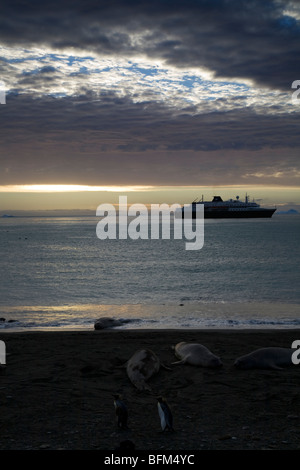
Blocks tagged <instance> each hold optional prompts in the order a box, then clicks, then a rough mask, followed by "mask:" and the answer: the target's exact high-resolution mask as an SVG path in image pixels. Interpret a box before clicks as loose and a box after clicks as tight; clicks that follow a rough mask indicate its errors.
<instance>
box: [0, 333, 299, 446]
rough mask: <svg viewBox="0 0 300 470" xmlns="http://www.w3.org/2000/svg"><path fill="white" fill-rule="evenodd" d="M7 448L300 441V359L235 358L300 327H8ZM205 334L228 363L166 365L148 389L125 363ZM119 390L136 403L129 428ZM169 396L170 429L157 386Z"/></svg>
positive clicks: (288, 340)
mask: <svg viewBox="0 0 300 470" xmlns="http://www.w3.org/2000/svg"><path fill="white" fill-rule="evenodd" d="M0 339H1V340H2V341H4V342H5V344H6V352H7V356H6V367H4V368H1V369H0V403H1V414H0V449H1V450H42V449H45V450H56V449H66V450H97V449H99V450H100V449H102V450H112V451H113V450H114V449H116V448H117V447H118V446H119V444H120V442H121V441H124V440H126V439H130V440H131V441H133V442H134V444H135V446H136V449H137V450H152V451H160V452H167V451H172V450H176V451H179V450H187V451H188V450H206V449H210V450H215V449H216V450H217V449H231V450H232V449H233V450H248V449H268V450H271V449H274V450H275V449H281V450H291V449H293V450H294V449H300V428H299V419H300V393H299V390H300V365H299V366H291V367H288V368H285V369H284V370H249V371H242V370H237V369H236V368H235V367H234V366H233V363H234V360H235V359H236V358H237V357H239V356H241V355H244V354H247V353H248V352H250V351H252V350H254V349H256V348H260V347H267V346H281V347H290V346H291V344H292V342H293V341H294V340H296V339H300V330H264V331H262V330H252V331H250V330H249V331H248V330H247V331H245V330H156V331H155V330H103V331H94V330H91V331H69V332H68V331H60V332H55V331H45V332H37V331H35V332H5V331H4V332H1V333H0ZM180 341H193V342H199V343H202V344H204V345H205V346H207V347H208V348H209V349H210V350H211V351H212V352H213V353H215V354H216V355H218V356H220V357H221V358H222V361H223V364H224V365H223V367H222V368H221V369H216V370H212V369H205V368H199V367H193V366H189V365H178V366H171V369H172V370H170V371H168V370H165V369H161V370H160V371H159V373H158V374H157V375H156V376H154V377H153V378H151V379H150V380H149V385H150V386H151V387H152V393H150V392H139V391H137V390H136V389H135V388H134V386H133V385H132V384H131V382H130V381H129V379H128V377H127V375H126V371H125V369H124V368H120V367H119V366H121V365H122V364H123V363H125V362H126V360H128V359H129V358H130V357H131V356H132V354H133V353H134V352H135V351H136V350H138V349H142V348H149V349H152V350H153V351H154V352H155V353H156V354H157V355H158V356H159V358H160V360H161V362H163V363H164V364H166V365H170V364H171V362H173V361H174V360H176V358H175V356H174V352H173V350H172V348H171V346H172V345H175V344H176V343H178V342H180ZM114 393H121V394H122V395H123V398H124V401H125V402H126V404H127V406H128V411H129V420H128V425H129V429H128V430H119V429H118V428H117V425H116V421H115V412H114V406H113V397H112V395H113V394H114ZM158 394H161V395H163V396H165V397H166V399H167V401H168V403H169V405H170V407H171V409H172V412H173V416H174V429H175V432H173V433H172V432H170V433H169V432H166V433H161V432H160V430H161V428H160V421H159V417H158V412H157V401H156V398H155V397H156V396H157V395H158Z"/></svg>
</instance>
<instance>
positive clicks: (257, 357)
mask: <svg viewBox="0 0 300 470" xmlns="http://www.w3.org/2000/svg"><path fill="white" fill-rule="evenodd" d="M293 352H294V350H293V349H290V348H278V347H270V348H261V349H256V350H255V351H252V352H251V353H249V354H246V355H245V356H241V357H239V358H238V359H236V360H235V362H234V365H235V367H237V368H238V369H278V370H282V366H290V365H292V364H293V363H292V354H293Z"/></svg>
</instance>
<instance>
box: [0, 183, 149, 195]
mask: <svg viewBox="0 0 300 470" xmlns="http://www.w3.org/2000/svg"><path fill="white" fill-rule="evenodd" d="M152 188H153V186H85V185H80V184H24V185H23V184H21V185H10V186H0V192H5V193H9V192H13V193H64V192H76V193H77V192H81V191H94V192H95V191H96V192H97V191H108V192H109V191H111V192H132V191H147V190H149V189H152Z"/></svg>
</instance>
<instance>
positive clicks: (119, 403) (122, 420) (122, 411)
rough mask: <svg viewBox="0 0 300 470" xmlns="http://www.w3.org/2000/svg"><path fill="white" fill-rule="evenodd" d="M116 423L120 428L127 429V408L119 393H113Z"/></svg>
mask: <svg viewBox="0 0 300 470" xmlns="http://www.w3.org/2000/svg"><path fill="white" fill-rule="evenodd" d="M113 397H114V406H115V412H116V419H117V425H118V427H119V428H121V429H127V419H128V410H127V406H126V405H125V403H124V402H123V400H122V399H121V396H120V395H113Z"/></svg>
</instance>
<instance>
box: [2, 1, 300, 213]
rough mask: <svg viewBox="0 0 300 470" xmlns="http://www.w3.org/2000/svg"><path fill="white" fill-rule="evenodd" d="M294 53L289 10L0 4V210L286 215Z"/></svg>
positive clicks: (296, 30)
mask: <svg viewBox="0 0 300 470" xmlns="http://www.w3.org/2000/svg"><path fill="white" fill-rule="evenodd" d="M299 52H300V4H299V1H298V0H263V1H261V0H186V1H184V2H183V1H178V0H172V1H171V0H151V1H143V0H141V1H137V0H129V1H120V0H109V1H102V0H100V1H95V0H85V1H83V0H81V1H79V0H73V1H69V0H67V1H65V0H60V1H58V0H45V1H43V2H41V1H40V0H32V1H26V0H7V1H4V2H2V4H1V18H0V102H1V104H0V142H1V146H0V211H1V210H5V211H9V210H54V209H68V210H73V209H81V210H84V209H88V210H92V211H93V210H96V208H97V206H98V205H99V204H101V203H103V202H112V203H116V202H117V200H118V196H119V195H121V194H127V195H128V198H129V201H130V202H141V203H151V202H161V203H163V202H166V203H172V202H176V203H187V202H191V201H192V200H194V199H195V198H196V197H201V195H202V194H204V196H205V198H206V197H207V198H211V197H212V196H213V195H215V194H220V195H221V196H223V197H224V198H227V197H235V196H236V195H239V196H240V197H241V198H243V197H244V195H245V194H246V193H248V194H250V197H254V198H256V200H259V201H261V202H262V203H264V204H266V205H273V204H276V205H279V206H280V205H282V206H284V207H300V189H299V176H300V167H299V155H300V132H299V131H300V121H299V117H300V114H299V113H300V93H299V95H298V92H297V90H298V86H299V87H300V61H299ZM297 80H299V83H297ZM299 91H300V90H299ZM3 96H4V97H5V99H3ZM1 97H2V99H1Z"/></svg>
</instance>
